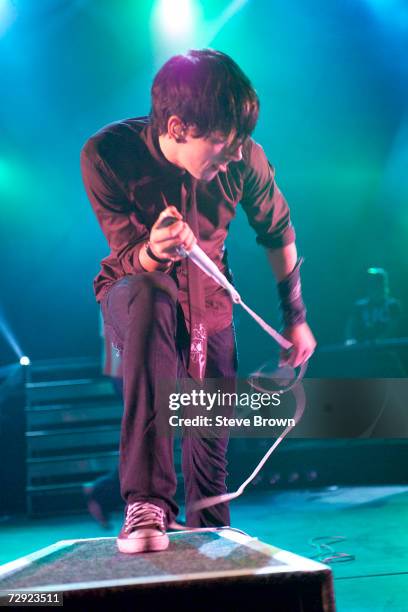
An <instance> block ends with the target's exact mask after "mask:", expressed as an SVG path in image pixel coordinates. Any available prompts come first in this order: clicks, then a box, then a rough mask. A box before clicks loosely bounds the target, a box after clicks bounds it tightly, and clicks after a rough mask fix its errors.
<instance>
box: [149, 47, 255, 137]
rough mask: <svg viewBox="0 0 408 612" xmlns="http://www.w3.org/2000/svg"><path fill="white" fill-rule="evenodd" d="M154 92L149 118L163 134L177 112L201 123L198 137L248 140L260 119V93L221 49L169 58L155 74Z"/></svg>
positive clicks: (194, 123)
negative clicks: (219, 135)
mask: <svg viewBox="0 0 408 612" xmlns="http://www.w3.org/2000/svg"><path fill="white" fill-rule="evenodd" d="M151 93H152V109H151V112H150V117H151V121H152V124H153V127H154V128H155V129H156V130H157V131H158V133H159V134H164V133H166V132H167V123H168V120H169V117H170V116H171V115H177V116H178V117H179V118H180V119H181V120H182V121H183V122H184V123H185V125H186V126H195V127H196V136H208V135H209V134H210V133H211V132H214V131H220V132H221V133H222V134H225V135H226V136H228V135H230V134H231V133H232V132H234V133H235V138H236V139H241V140H243V139H245V138H246V137H247V136H249V135H250V134H251V133H252V131H253V129H254V128H255V125H256V122H257V120H258V113H259V99H258V96H257V94H256V91H255V90H254V88H253V87H252V85H251V82H250V80H249V79H248V77H247V76H246V75H245V74H244V73H243V71H242V70H241V68H240V67H239V66H238V64H236V63H235V62H234V60H233V59H231V58H230V57H229V56H228V55H226V54H225V53H222V52H221V51H214V50H212V49H200V50H192V51H189V52H188V53H187V54H186V55H175V56H174V57H172V58H170V59H169V60H168V61H167V62H166V63H165V64H164V65H163V66H162V68H161V69H160V70H159V72H158V73H157V74H156V76H155V79H154V81H153V85H152V92H151Z"/></svg>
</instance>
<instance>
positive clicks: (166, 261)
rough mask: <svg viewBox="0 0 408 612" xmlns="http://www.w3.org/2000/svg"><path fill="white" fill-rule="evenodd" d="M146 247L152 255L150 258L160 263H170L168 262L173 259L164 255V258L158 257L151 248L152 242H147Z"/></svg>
mask: <svg viewBox="0 0 408 612" xmlns="http://www.w3.org/2000/svg"><path fill="white" fill-rule="evenodd" d="M145 248H146V253H147V254H148V256H149V257H150V259H153V261H156V262H157V263H159V264H168V263H170V262H171V259H168V258H166V257H164V258H162V259H161V258H160V257H157V255H155V254H154V253H153V251H152V249H151V246H150V242H146V247H145Z"/></svg>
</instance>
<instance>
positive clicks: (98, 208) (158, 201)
mask: <svg viewBox="0 0 408 612" xmlns="http://www.w3.org/2000/svg"><path fill="white" fill-rule="evenodd" d="M81 170H82V176H83V181H84V184H85V188H86V191H87V194H88V197H89V200H90V202H91V205H92V207H93V209H94V211H95V214H96V216H97V218H98V221H99V223H100V225H101V228H102V231H103V233H104V234H105V236H106V238H107V240H108V243H109V247H110V250H111V252H110V254H109V255H108V257H106V258H105V259H103V260H102V263H101V265H102V269H101V271H100V273H99V274H98V276H97V277H96V278H95V282H94V288H95V294H96V299H97V300H98V301H100V300H101V299H102V298H103V297H104V295H105V294H106V292H107V291H108V290H109V287H110V286H111V285H112V284H113V283H114V282H115V281H117V280H118V279H119V278H121V277H123V276H125V275H127V274H137V273H140V272H143V271H144V270H143V268H142V267H141V265H140V263H139V251H140V249H141V247H142V245H143V243H144V242H145V241H146V240H147V239H148V237H149V234H150V230H151V228H152V226H153V224H154V223H155V221H156V220H157V217H158V216H159V214H160V212H161V211H162V210H163V209H164V208H165V207H166V206H168V205H170V204H171V205H175V206H176V207H177V208H179V210H180V192H181V182H182V179H183V174H184V173H185V171H183V170H181V169H180V168H178V167H177V166H175V165H174V164H171V163H170V162H169V161H168V160H167V159H166V158H165V157H164V155H163V154H162V152H161V149H160V146H159V141H158V137H157V134H156V133H155V131H154V129H153V128H152V126H151V125H150V122H149V119H148V118H147V117H140V118H136V119H126V120H123V121H118V122H116V123H112V124H110V125H107V126H106V127H104V128H103V129H101V130H100V131H99V132H97V133H96V134H95V135H94V136H92V137H91V138H90V139H89V140H88V141H87V142H86V143H85V145H84V147H83V149H82V151H81ZM196 185H197V187H196V201H197V211H198V222H199V236H197V239H198V244H199V245H200V247H201V248H202V249H203V250H204V251H205V252H206V253H207V255H208V256H209V257H210V258H211V259H212V260H213V261H214V262H215V263H216V265H217V266H218V268H219V269H220V270H221V271H222V272H223V273H224V274H227V276H228V273H229V271H228V263H227V253H226V249H225V246H224V242H225V239H226V237H227V233H228V228H229V224H230V222H231V221H232V219H233V218H234V216H235V209H236V206H237V204H238V203H241V206H242V207H243V209H244V211H245V213H246V215H247V217H248V221H249V223H250V225H251V226H252V227H253V228H254V230H255V232H256V235H257V238H256V239H257V242H258V243H259V244H261V245H263V246H265V247H267V248H271V249H275V248H280V247H282V246H285V245H287V244H290V243H291V242H294V240H295V232H294V229H293V226H292V224H291V221H290V213H289V208H288V205H287V202H286V200H285V198H284V197H283V195H282V193H281V192H280V190H279V188H278V187H277V185H276V182H275V178H274V169H273V167H272V166H271V164H270V163H269V162H268V160H267V158H266V156H265V153H264V151H263V149H262V147H261V146H260V145H259V144H257V143H256V142H255V141H254V140H253V139H252V138H248V139H247V140H246V141H245V143H244V146H243V150H242V160H240V161H239V162H230V163H229V164H228V167H227V171H226V172H220V173H218V175H217V176H216V177H215V178H214V179H212V180H211V181H208V182H206V181H197V183H196ZM173 274H174V275H175V278H176V280H177V282H178V286H179V300H180V304H181V307H182V309H183V313H184V316H185V319H186V323H187V325H189V309H188V293H187V278H186V266H185V265H184V262H180V263H177V264H176V265H175V269H174V271H173ZM200 274H202V282H203V283H204V289H205V302H206V304H205V305H206V323H207V329H208V332H209V333H214V332H216V331H219V330H221V329H224V328H225V327H226V326H227V325H229V324H230V323H231V320H232V303H231V298H230V296H229V294H228V293H227V292H226V290H225V289H223V288H221V287H220V286H218V285H217V284H216V283H215V281H213V280H212V279H211V278H209V277H207V276H206V275H205V274H204V273H202V272H201V271H200Z"/></svg>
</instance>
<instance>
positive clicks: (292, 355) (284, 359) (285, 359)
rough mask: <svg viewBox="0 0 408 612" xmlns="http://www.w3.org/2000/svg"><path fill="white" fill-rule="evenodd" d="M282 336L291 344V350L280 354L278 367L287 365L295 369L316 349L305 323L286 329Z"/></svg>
mask: <svg viewBox="0 0 408 612" xmlns="http://www.w3.org/2000/svg"><path fill="white" fill-rule="evenodd" d="M282 336H284V337H285V338H286V339H287V340H289V341H290V342H291V343H292V344H293V348H291V349H289V350H288V351H282V352H281V356H280V361H279V365H280V366H284V365H289V366H292V368H297V367H298V366H300V365H302V363H304V362H305V361H307V360H308V359H309V358H310V357H311V356H312V354H313V352H314V350H315V348H316V340H315V337H314V336H313V334H312V331H311V329H310V327H309V326H308V324H307V323H299V325H294V326H293V327H287V328H286V329H285V330H284V332H283V333H282Z"/></svg>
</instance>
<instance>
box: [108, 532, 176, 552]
mask: <svg viewBox="0 0 408 612" xmlns="http://www.w3.org/2000/svg"><path fill="white" fill-rule="evenodd" d="M116 544H117V546H118V549H119V551H120V552H121V553H126V554H128V555H132V554H135V553H141V552H159V551H161V550H166V549H167V548H168V546H169V536H168V535H167V534H166V533H164V534H162V535H160V536H155V537H152V538H126V539H123V540H122V539H119V538H118V539H117V540H116Z"/></svg>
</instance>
